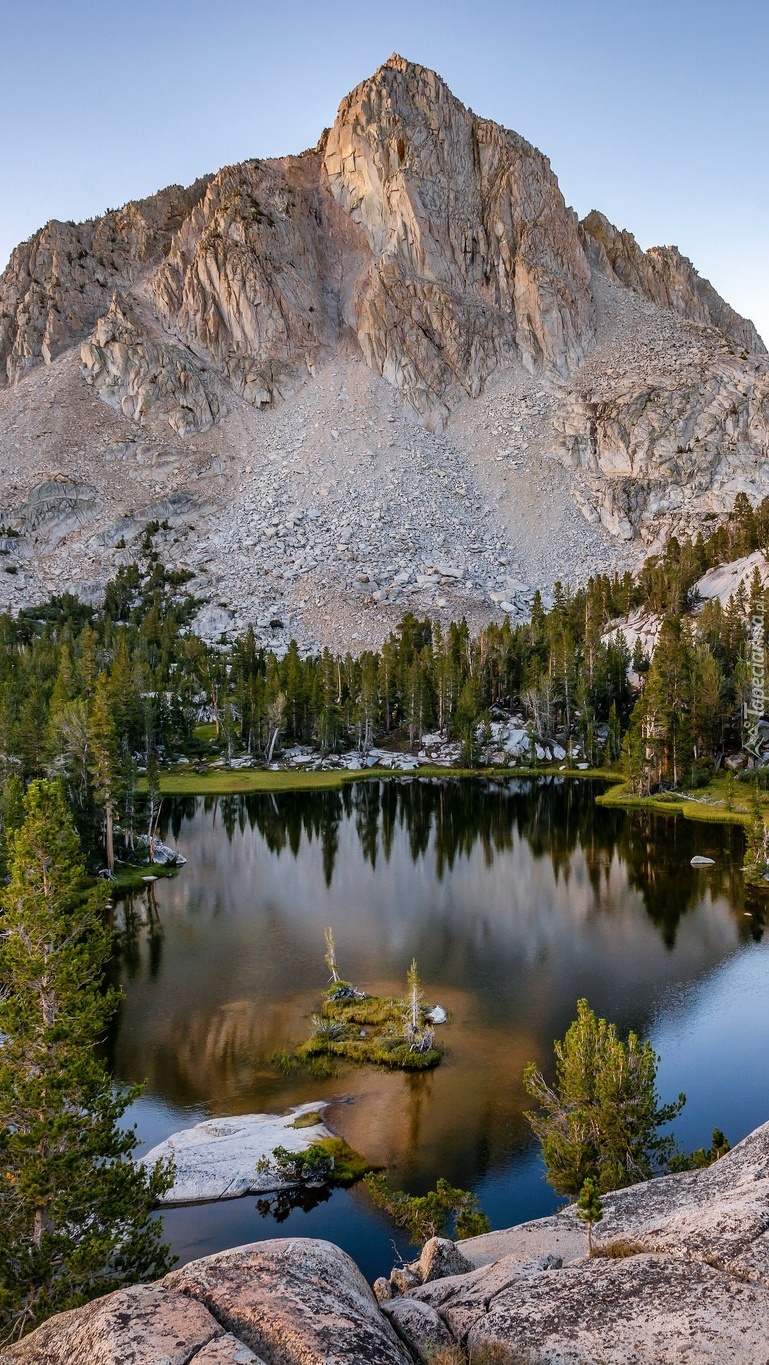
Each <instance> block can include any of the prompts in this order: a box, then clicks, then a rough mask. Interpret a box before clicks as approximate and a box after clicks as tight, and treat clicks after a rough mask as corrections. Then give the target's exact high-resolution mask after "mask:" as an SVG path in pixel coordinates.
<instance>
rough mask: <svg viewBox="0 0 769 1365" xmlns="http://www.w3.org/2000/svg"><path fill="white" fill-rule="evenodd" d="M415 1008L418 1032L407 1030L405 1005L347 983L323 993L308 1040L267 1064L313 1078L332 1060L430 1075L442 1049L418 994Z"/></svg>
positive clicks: (286, 1072) (407, 1015)
mask: <svg viewBox="0 0 769 1365" xmlns="http://www.w3.org/2000/svg"><path fill="white" fill-rule="evenodd" d="M412 965H413V969H414V971H416V965H415V964H412ZM415 989H418V987H415ZM414 1008H415V1009H416V1019H417V1020H418V1027H417V1028H416V1029H411V1030H410V1031H409V1027H408V1022H409V1014H408V1011H407V1009H406V1006H405V1004H404V1002H403V1000H397V999H395V998H394V997H390V996H380V995H364V994H363V993H362V992H357V991H356V990H355V988H354V987H353V986H351V985H350V984H349V982H342V981H339V982H338V983H337V984H336V985H334V986H332V987H331V988H330V989H329V990H327V991H326V992H325V994H324V996H323V1000H322V1003H321V1007H320V1013H319V1014H315V1015H313V1018H312V1033H311V1034H310V1037H309V1038H308V1039H307V1041H306V1042H304V1043H300V1045H299V1047H297V1048H296V1049H295V1050H294V1051H293V1052H286V1051H283V1052H280V1053H277V1054H275V1055H274V1057H273V1058H272V1059H271V1060H272V1062H273V1065H275V1066H277V1067H279V1068H280V1070H281V1071H283V1072H284V1074H286V1075H289V1074H291V1072H292V1071H293V1070H296V1069H298V1068H299V1067H301V1066H306V1067H307V1068H308V1069H309V1070H311V1071H313V1072H314V1073H315V1074H316V1075H317V1074H318V1073H317V1068H318V1067H322V1066H329V1067H330V1066H332V1065H333V1062H334V1061H335V1060H336V1059H339V1060H344V1061H348V1062H355V1063H357V1064H358V1065H364V1066H365V1065H369V1066H383V1067H386V1068H387V1069H388V1070H391V1071H427V1070H430V1068H431V1067H434V1066H437V1065H438V1063H439V1061H440V1060H441V1057H442V1055H443V1049H442V1048H441V1047H440V1046H438V1045H436V1043H435V1041H434V1030H433V1029H432V1028H430V1026H429V1022H428V1019H427V1011H426V1009H425V1007H424V1005H423V1004H422V999H421V991H420V992H419V994H418V997H417V1003H416V1005H415V1006H414Z"/></svg>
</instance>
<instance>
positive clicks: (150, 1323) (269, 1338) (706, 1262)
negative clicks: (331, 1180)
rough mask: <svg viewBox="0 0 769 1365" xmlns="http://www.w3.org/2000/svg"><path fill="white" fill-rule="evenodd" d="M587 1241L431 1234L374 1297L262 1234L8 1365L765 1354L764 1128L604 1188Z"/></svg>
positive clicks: (749, 1364) (768, 1165) (313, 1254)
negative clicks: (716, 1150) (640, 1181)
mask: <svg viewBox="0 0 769 1365" xmlns="http://www.w3.org/2000/svg"><path fill="white" fill-rule="evenodd" d="M594 1240H595V1243H596V1245H597V1255H596V1256H595V1257H594V1259H592V1260H588V1259H587V1257H586V1247H585V1234H584V1231H583V1229H582V1228H581V1227H580V1225H579V1224H578V1222H577V1220H576V1218H575V1216H574V1213H573V1210H571V1209H567V1210H565V1211H564V1212H562V1213H559V1214H555V1215H554V1216H553V1217H551V1218H541V1219H538V1220H537V1221H536V1222H533V1223H524V1224H522V1225H521V1226H519V1227H514V1228H509V1229H507V1230H506V1231H500V1232H492V1233H488V1234H486V1235H485V1236H481V1237H475V1238H471V1239H469V1240H467V1241H464V1242H461V1243H460V1244H459V1245H458V1246H454V1245H453V1244H452V1243H449V1242H447V1241H446V1240H445V1239H444V1238H433V1239H432V1240H431V1241H430V1242H428V1243H427V1244H426V1246H425V1248H424V1249H423V1252H422V1255H421V1256H420V1258H419V1260H418V1261H415V1262H413V1264H412V1265H410V1266H408V1267H399V1268H398V1269H397V1270H396V1271H394V1272H393V1274H392V1275H391V1277H390V1281H389V1282H386V1281H384V1280H379V1281H377V1285H376V1286H375V1288H376V1290H377V1298H378V1299H379V1304H378V1303H377V1298H375V1296H374V1294H372V1292H371V1290H370V1289H369V1287H368V1285H367V1284H366V1283H365V1281H364V1280H363V1277H362V1276H361V1274H360V1271H359V1270H358V1269H357V1267H356V1266H355V1265H354V1263H353V1262H352V1261H351V1260H350V1258H349V1257H348V1256H347V1255H345V1253H344V1252H343V1251H340V1250H339V1248H338V1247H335V1246H333V1245H332V1244H331V1243H329V1242H322V1241H312V1240H309V1239H303V1238H294V1239H278V1240H275V1241H268V1242H256V1243H253V1244H251V1245H250V1246H245V1247H238V1248H237V1249H235V1250H233V1251H225V1252H221V1253H220V1254H219V1255H216V1256H209V1257H207V1258H206V1259H204V1260H200V1261H193V1262H191V1263H190V1264H189V1265H186V1266H184V1267H183V1268H182V1269H181V1270H177V1271H173V1272H172V1273H171V1274H170V1275H167V1276H166V1277H165V1279H163V1280H161V1281H160V1282H159V1283H158V1284H156V1285H149V1286H137V1287H134V1288H132V1289H128V1290H121V1291H119V1292H117V1293H115V1294H111V1295H109V1296H107V1297H106V1298H104V1299H99V1300H97V1301H96V1302H94V1303H91V1304H88V1305H87V1306H86V1307H85V1308H80V1309H77V1310H75V1311H74V1312H71V1313H62V1314H60V1315H59V1316H58V1317H55V1318H52V1319H51V1320H50V1321H49V1322H47V1323H44V1324H43V1326H42V1327H40V1328H38V1330H37V1331H36V1332H33V1333H32V1334H31V1335H30V1336H29V1337H27V1338H26V1339H25V1340H23V1341H22V1342H20V1343H18V1344H17V1345H16V1346H13V1347H11V1348H9V1349H8V1350H7V1351H5V1352H4V1353H3V1355H2V1360H3V1361H4V1362H5V1361H7V1362H8V1365H11V1362H16V1365H69V1362H71V1361H74V1360H77V1361H78V1363H79V1365H124V1362H126V1361H129V1360H130V1361H131V1362H132V1365H157V1363H158V1362H159V1361H161V1360H162V1361H168V1362H172V1363H173V1365H177V1363H178V1365H186V1362H187V1361H189V1360H191V1359H194V1360H195V1362H205V1365H217V1363H218V1365H247V1362H257V1365H258V1363H259V1362H263V1365H362V1362H371V1363H372V1365H374V1362H376V1365H409V1363H410V1362H414V1361H417V1362H424V1363H425V1365H427V1362H429V1361H430V1359H431V1357H432V1356H433V1355H434V1353H435V1351H436V1350H437V1349H440V1348H444V1347H445V1348H447V1349H451V1348H454V1349H455V1350H456V1349H457V1348H461V1349H462V1350H464V1351H467V1352H468V1353H469V1355H470V1358H472V1357H473V1353H474V1352H478V1351H479V1350H480V1349H482V1348H484V1347H499V1348H502V1349H503V1350H507V1351H508V1352H509V1353H510V1356H511V1359H521V1358H525V1359H526V1360H527V1361H529V1362H531V1365H595V1362H596V1361H597V1360H600V1361H605V1362H607V1365H674V1363H675V1362H677V1361H683V1360H696V1361H698V1362H705V1363H706V1365H722V1363H723V1362H724V1361H729V1362H731V1363H732V1365H759V1362H765V1361H766V1360H767V1358H768V1348H767V1329H766V1324H767V1322H768V1321H769V1123H766V1124H764V1125H763V1127H761V1128H758V1129H756V1131H755V1132H754V1133H751V1134H750V1136H749V1137H747V1138H745V1140H744V1141H743V1142H741V1143H739V1144H738V1146H736V1147H735V1148H734V1149H733V1150H732V1151H731V1152H729V1153H728V1154H727V1155H726V1156H725V1157H722V1158H721V1160H719V1161H717V1162H716V1163H715V1165H713V1166H710V1167H709V1168H707V1169H706V1170H698V1171H690V1172H686V1173H684V1174H682V1175H673V1176H666V1177H664V1178H662V1179H658V1180H651V1181H649V1182H647V1183H646V1184H644V1185H636V1186H633V1187H631V1188H630V1189H627V1190H620V1191H617V1192H616V1193H615V1194H612V1195H607V1196H605V1197H604V1221H603V1222H602V1223H601V1224H600V1226H599V1228H598V1229H596V1231H595V1234H594ZM504 1358H505V1357H504V1356H503V1357H502V1359H504Z"/></svg>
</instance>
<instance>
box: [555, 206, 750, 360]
mask: <svg viewBox="0 0 769 1365" xmlns="http://www.w3.org/2000/svg"><path fill="white" fill-rule="evenodd" d="M579 226H580V234H581V237H582V241H583V243H584V245H585V249H586V252H587V255H588V257H589V259H590V261H591V263H592V265H593V266H594V268H597V269H598V270H600V271H601V272H602V273H604V274H606V275H608V276H609V277H610V278H612V279H614V280H616V281H618V283H620V284H624V285H626V286H627V288H628V289H632V290H634V292H635V293H637V294H642V295H643V296H644V298H647V299H649V300H650V302H651V303H656V304H658V305H659V306H660V308H669V309H671V311H672V312H674V313H677V314H678V316H679V317H682V318H686V319H687V320H688V321H689V322H698V323H700V324H701V325H702V326H703V327H715V328H717V329H718V331H720V332H724V333H725V334H726V336H729V337H731V338H732V340H733V341H735V342H736V343H737V345H738V346H743V347H745V349H746V350H747V351H753V352H755V353H756V354H757V355H766V353H767V352H766V347H765V346H764V343H763V341H762V340H761V338H760V336H759V335H758V332H757V331H756V329H755V327H754V326H753V323H752V322H749V321H748V319H747V318H743V317H740V315H739V313H735V311H734V309H733V308H730V307H729V305H728V303H725V302H724V300H723V299H722V298H721V295H720V294H718V293H717V292H716V290H715V289H714V288H713V286H712V284H711V283H710V280H703V279H702V278H701V277H700V276H699V275H698V274H697V271H696V270H695V268H694V266H693V265H692V263H691V261H690V260H687V258H686V256H682V255H681V252H680V251H679V250H678V247H677V246H655V247H652V248H651V250H650V251H642V250H641V248H640V246H639V245H638V243H637V241H636V239H635V237H634V236H633V234H632V232H624V231H622V230H621V229H619V228H616V227H615V226H614V224H613V223H610V222H609V220H608V218H606V217H605V216H604V214H602V213H599V212H598V210H597V209H593V211H592V213H589V214H588V215H587V217H586V218H583V219H582V222H581V223H580V225H579Z"/></svg>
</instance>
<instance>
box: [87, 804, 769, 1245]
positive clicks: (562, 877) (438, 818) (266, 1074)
mask: <svg viewBox="0 0 769 1365" xmlns="http://www.w3.org/2000/svg"><path fill="white" fill-rule="evenodd" d="M594 791H595V788H594V787H593V785H592V784H590V783H575V782H567V781H564V780H558V779H551V780H547V781H542V782H529V781H523V780H517V781H516V780H512V781H507V782H504V783H492V782H485V781H483V780H478V781H475V782H463V781H458V780H451V779H446V780H439V781H423V780H412V781H408V782H378V781H371V782H364V783H357V784H353V785H350V786H346V787H344V788H342V789H341V790H338V791H323V792H317V793H311V794H309V793H285V794H279V795H278V794H275V795H273V794H254V795H249V796H229V797H226V798H225V797H219V798H211V799H206V800H202V799H198V800H196V799H194V798H193V799H185V800H178V801H174V802H172V803H171V805H170V809H169V812H168V818H167V825H166V828H165V829H164V831H163V837H164V838H167V839H168V840H169V841H170V842H172V843H174V844H175V845H177V846H178V847H179V848H180V850H181V851H182V852H183V853H184V854H185V856H186V857H187V858H188V860H189V861H188V864H187V867H186V868H185V869H184V871H183V872H182V873H181V874H180V875H179V876H178V877H176V878H175V879H173V880H170V881H161V882H158V883H156V884H155V885H154V887H153V888H151V889H150V891H149V892H146V893H144V894H143V895H142V896H140V897H138V898H136V899H134V900H133V901H131V900H128V901H126V902H124V904H123V915H124V934H123V946H122V956H121V959H120V962H119V972H120V976H121V980H122V984H123V986H124V988H125V1000H124V1004H123V1008H122V1012H121V1017H120V1020H119V1027H118V1030H117V1034H116V1037H115V1039H114V1043H113V1053H114V1064H115V1068H116V1070H117V1072H118V1074H119V1075H120V1076H121V1077H122V1078H124V1079H126V1080H143V1079H148V1081H149V1086H148V1091H147V1096H146V1098H145V1099H144V1100H143V1101H141V1102H140V1106H139V1109H138V1111H137V1117H138V1119H139V1123H140V1131H142V1132H144V1126H143V1121H142V1119H143V1116H146V1117H147V1120H148V1123H149V1127H150V1128H151V1129H152V1132H151V1134H148V1136H152V1138H153V1139H155V1140H157V1137H158V1136H160V1131H159V1130H163V1129H164V1131H166V1132H167V1131H170V1130H171V1128H172V1127H173V1126H180V1125H181V1124H182V1123H184V1122H190V1121H192V1120H191V1119H190V1118H188V1117H185V1112H186V1111H189V1110H190V1109H191V1108H192V1109H194V1110H195V1116H197V1115H198V1114H199V1113H200V1112H206V1113H237V1112H249V1111H253V1112H257V1111H259V1110H265V1109H275V1108H277V1109H280V1108H282V1107H284V1106H286V1105H288V1104H296V1103H299V1102H301V1101H304V1100H318V1099H323V1098H326V1099H338V1097H339V1096H340V1095H342V1094H343V1095H344V1096H345V1099H346V1101H351V1102H345V1103H344V1104H339V1105H338V1107H337V1108H336V1110H335V1111H334V1123H335V1126H336V1127H337V1128H338V1130H339V1131H340V1132H341V1133H342V1134H343V1136H344V1137H346V1138H347V1140H348V1141H349V1142H351V1143H352V1145H353V1146H357V1147H358V1148H360V1150H362V1151H364V1152H365V1153H366V1155H367V1156H368V1157H369V1158H370V1159H371V1160H372V1161H376V1162H382V1163H391V1164H393V1165H394V1168H395V1170H394V1177H395V1178H396V1179H397V1180H401V1181H403V1182H405V1183H407V1184H408V1185H409V1186H410V1187H411V1188H413V1189H418V1188H424V1187H425V1186H426V1185H427V1184H430V1183H432V1182H433V1181H434V1180H435V1178H436V1176H437V1175H438V1174H442V1175H445V1176H446V1177H447V1178H448V1179H450V1180H451V1181H452V1183H455V1184H459V1185H463V1186H476V1187H477V1186H479V1184H482V1185H483V1186H484V1188H488V1189H494V1190H497V1193H495V1194H494V1196H493V1198H494V1199H496V1200H497V1201H498V1211H499V1216H500V1217H502V1218H504V1219H506V1221H508V1222H509V1221H511V1217H513V1216H514V1213H513V1212H510V1211H509V1204H510V1189H511V1188H512V1186H511V1185H510V1181H511V1180H512V1181H513V1184H515V1179H517V1178H518V1177H517V1176H516V1177H513V1175H511V1174H510V1172H511V1171H512V1170H513V1168H514V1167H516V1163H517V1167H518V1174H519V1175H520V1172H521V1170H523V1168H524V1166H525V1167H526V1169H527V1170H533V1167H532V1165H531V1163H532V1147H531V1142H530V1135H529V1131H528V1127H527V1125H526V1123H525V1120H524V1119H523V1117H522V1115H523V1110H524V1108H525V1107H526V1098H525V1096H524V1094H523V1089H522V1084H521V1077H522V1073H523V1069H524V1066H525V1065H526V1063H528V1062H530V1061H537V1062H539V1063H540V1064H544V1065H545V1066H547V1065H548V1064H549V1060H550V1057H551V1048H552V1040H553V1038H555V1037H558V1036H561V1035H562V1034H563V1032H564V1030H565V1028H566V1027H567V1026H568V1024H569V1022H570V1020H571V1019H572V1018H573V1016H574V1008H575V1002H576V1000H577V998H578V997H579V996H580V995H587V997H588V999H589V1000H590V1002H591V1004H592V1005H593V1006H594V1008H596V1009H597V1010H598V1011H600V1012H601V1013H602V1014H605V1015H607V1016H609V1017H611V1018H613V1019H615V1020H616V1021H617V1023H618V1024H619V1025H620V1026H621V1027H623V1028H627V1027H631V1026H632V1027H635V1028H637V1029H639V1030H640V1031H642V1032H643V1033H648V1032H649V1031H650V1030H651V1029H652V1028H653V1026H654V1022H655V1019H656V1018H657V1016H658V1013H659V1011H660V1009H662V1008H663V1007H664V1008H668V1007H670V1006H671V1004H673V1003H674V1004H675V1005H676V1007H680V1008H682V1009H684V1010H685V1008H686V1006H685V1003H682V1002H685V1000H686V998H687V992H689V991H690V989H691V988H692V986H694V985H695V984H696V983H698V982H702V981H703V980H705V979H707V976H708V973H709V972H711V970H712V969H713V968H714V967H715V966H716V965H717V964H719V963H722V962H724V961H727V960H728V959H729V958H731V957H732V956H734V954H736V953H738V952H739V951H740V949H741V946H742V945H743V944H744V943H746V942H749V941H750V936H751V933H752V934H754V935H755V936H757V937H760V933H761V929H760V917H759V916H758V915H752V916H749V915H748V914H747V913H746V911H748V910H750V909H751V908H752V907H751V906H749V905H746V902H745V897H744V890H743V885H742V878H741V875H740V873H739V866H740V863H741V860H742V847H743V842H742V841H743V836H742V832H741V830H739V829H735V828H733V827H732V828H729V827H717V826H709V825H695V824H692V823H690V822H686V821H683V820H681V819H668V818H665V817H662V816H659V815H655V814H651V813H646V812H632V813H631V814H629V815H626V814H624V813H623V812H620V811H613V810H605V809H602V808H601V807H598V806H596V805H595V802H594V799H593V797H594ZM695 853H705V854H709V855H711V856H714V857H715V858H716V860H717V862H716V866H715V868H713V869H712V870H711V871H710V872H708V873H702V872H697V871H695V870H694V869H692V868H691V867H690V865H689V863H690V859H691V857H692V856H693V854H695ZM327 924H333V925H334V930H335V935H336V941H337V949H338V953H339V958H340V965H341V968H342V971H343V974H344V975H346V976H349V977H351V978H352V979H354V980H355V981H356V982H357V983H359V984H360V985H361V986H363V987H364V988H366V989H368V990H370V991H382V992H387V993H398V992H399V991H401V990H402V989H403V985H404V982H405V974H406V969H407V967H408V964H409V962H410V961H411V958H412V957H413V956H416V957H417V959H418V962H419V966H420V972H421V975H422V977H423V980H424V983H425V987H426V991H427V993H428V995H429V997H430V998H431V999H432V1000H436V1001H440V1003H442V1004H444V1005H445V1006H446V1007H447V1008H448V1009H449V1010H450V1012H451V1022H450V1024H449V1025H448V1026H447V1027H446V1029H445V1031H444V1033H443V1038H444V1040H445V1043H446V1045H447V1048H448V1053H447V1057H446V1060H445V1062H444V1063H443V1064H442V1065H441V1067H440V1068H439V1069H438V1070H437V1071H436V1072H434V1073H431V1074H430V1075H417V1076H403V1075H397V1074H396V1075H389V1074H384V1073H380V1072H377V1071H373V1070H372V1071H354V1070H352V1071H346V1072H344V1073H342V1074H340V1075H339V1076H337V1077H332V1078H330V1079H325V1080H319V1079H314V1078H312V1077H307V1076H301V1077H299V1078H297V1077H296V1076H289V1077H286V1076H283V1075H281V1074H280V1073H279V1072H276V1071H275V1070H274V1069H273V1068H271V1067H270V1066H269V1065H268V1058H270V1057H271V1056H272V1055H273V1054H274V1053H276V1052H278V1051H279V1050H280V1049H281V1048H285V1047H287V1046H289V1045H290V1044H291V1043H293V1042H295V1041H298V1040H299V1039H301V1038H303V1037H304V1036H306V1033H307V1029H308V1021H309V1015H310V1013H311V1012H312V1010H313V1009H314V1008H315V1006H316V1003H317V998H318V995H319V992H320V991H321V990H322V989H323V987H324V985H325V983H326V976H327V972H326V968H325V964H324V960H323V958H324V947H323V928H324V926H325V925H327ZM677 1088H681V1085H680V1084H679V1085H678V1087H677ZM683 1088H684V1089H686V1088H687V1085H686V1080H685V1078H684V1081H683ZM161 1101H162V1105H163V1109H162V1119H161V1118H159V1117H158V1114H159V1113H160V1111H159V1110H157V1109H154V1110H153V1104H154V1105H157V1104H158V1103H159V1102H161ZM142 1106H143V1109H142ZM716 1110H717V1112H716ZM722 1117H723V1106H722V1105H720V1106H719V1105H716V1104H715V1102H714V1111H713V1117H712V1119H711V1120H710V1127H712V1126H713V1123H714V1122H716V1121H718V1122H721V1120H722ZM721 1126H726V1125H725V1123H722V1125H721ZM708 1133H709V1129H707V1130H706V1131H704V1132H703V1133H702V1135H701V1137H699V1138H698V1139H697V1141H698V1142H701V1141H704V1140H705V1138H706V1137H707V1136H708ZM504 1172H507V1173H508V1174H507V1175H505V1176H504V1178H503V1175H502V1174H501V1173H504ZM527 1178H528V1177H527ZM532 1179H533V1177H532ZM536 1179H537V1180H538V1179H539V1177H538V1176H537V1177H536ZM500 1181H501V1182H502V1184H503V1185H504V1189H502V1185H500ZM495 1182H496V1183H495ZM505 1182H506V1183H505ZM533 1188H534V1187H533V1184H532V1189H533ZM537 1189H538V1190H539V1189H540V1186H539V1185H538V1186H537ZM500 1191H501V1192H500ZM356 1198H357V1196H356ZM527 1198H528V1196H527ZM532 1198H533V1199H534V1203H533V1205H532V1203H531V1200H529V1204H528V1205H527V1207H526V1209H525V1213H527V1214H528V1215H530V1216H534V1214H536V1213H538V1212H545V1211H546V1208H547V1207H548V1206H549V1204H548V1203H547V1199H548V1198H549V1197H548V1196H546V1195H545V1193H544V1189H543V1190H541V1192H540V1193H538V1194H537V1195H536V1197H534V1195H532ZM543 1198H544V1199H545V1203H544V1204H543ZM537 1200H539V1203H537ZM506 1201H507V1202H506ZM332 1202H333V1203H334V1208H335V1209H336V1208H337V1206H338V1204H339V1199H338V1198H336V1197H335V1202H334V1201H332ZM356 1209H357V1205H356ZM503 1210H504V1212H503ZM490 1211H491V1212H492V1216H494V1210H493V1209H491V1210H490ZM252 1212H253V1210H252ZM281 1212H285V1210H283V1211H281ZM322 1215H323V1210H322V1209H316V1210H314V1211H313V1213H312V1215H309V1214H308V1225H309V1223H310V1222H312V1224H313V1226H314V1227H316V1228H317V1220H318V1219H319V1218H321V1217H322ZM174 1216H175V1215H174ZM194 1216H198V1217H199V1218H202V1219H203V1221H205V1219H206V1218H207V1217H210V1218H213V1215H212V1214H211V1215H209V1214H202V1213H201V1214H199V1215H193V1214H192V1212H191V1211H190V1213H189V1214H188V1215H187V1225H188V1227H189V1226H190V1225H191V1222H190V1220H191V1219H193V1217H194ZM217 1216H218V1215H217ZM255 1216H256V1215H255ZM287 1216H288V1220H289V1223H290V1224H291V1226H292V1229H293V1230H294V1231H297V1230H298V1229H297V1226H296V1219H297V1218H299V1217H300V1216H301V1215H300V1214H299V1213H298V1212H297V1211H296V1210H289V1211H288V1214H287ZM329 1216H330V1215H329ZM334 1216H336V1214H335V1215H334ZM360 1216H361V1215H360V1210H358V1211H357V1212H356V1219H359V1217H360ZM518 1216H523V1214H522V1213H519V1214H518ZM179 1217H180V1218H181V1215H179ZM270 1217H271V1219H272V1221H273V1222H274V1221H275V1220H276V1218H277V1211H276V1210H272V1213H271V1215H270ZM354 1221H355V1220H354ZM495 1221H497V1225H499V1222H498V1220H496V1219H495ZM262 1222H263V1223H264V1224H266V1223H267V1222H268V1219H264V1220H262ZM356 1225H357V1223H356ZM251 1235H253V1236H260V1235H261V1236H263V1235H265V1231H264V1227H262V1230H261V1231H259V1229H258V1228H257V1229H255V1230H254V1231H253V1232H252V1234H251ZM197 1244H198V1243H197V1241H196V1245H197Z"/></svg>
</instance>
